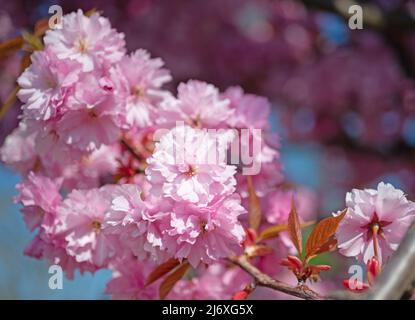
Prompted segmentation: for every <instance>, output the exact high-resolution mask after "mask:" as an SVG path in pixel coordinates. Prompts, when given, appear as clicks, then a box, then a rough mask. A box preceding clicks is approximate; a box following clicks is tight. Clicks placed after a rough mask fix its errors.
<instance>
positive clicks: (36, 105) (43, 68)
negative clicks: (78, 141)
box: [17, 48, 81, 120]
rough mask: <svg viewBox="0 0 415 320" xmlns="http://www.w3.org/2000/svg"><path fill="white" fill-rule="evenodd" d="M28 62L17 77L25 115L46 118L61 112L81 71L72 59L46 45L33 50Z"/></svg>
mask: <svg viewBox="0 0 415 320" xmlns="http://www.w3.org/2000/svg"><path fill="white" fill-rule="evenodd" d="M31 60H32V64H31V65H30V66H29V67H28V68H27V69H26V70H25V71H24V72H23V73H22V75H21V76H20V77H19V79H18V80H17V82H18V84H19V86H20V89H19V92H18V93H17V95H18V97H19V99H20V100H21V101H22V102H23V103H24V104H23V106H22V109H23V111H24V114H25V117H28V118H31V119H36V120H48V119H50V118H53V117H56V116H57V115H59V113H61V112H62V109H63V108H64V106H65V102H66V100H67V98H68V96H69V95H71V94H72V92H73V87H74V84H75V82H76V81H78V76H79V73H80V71H81V65H80V64H79V63H77V62H76V61H71V60H63V59H60V58H57V57H56V55H55V54H54V53H53V52H52V51H51V50H50V49H49V48H46V49H45V50H44V51H35V52H34V53H33V54H32V56H31Z"/></svg>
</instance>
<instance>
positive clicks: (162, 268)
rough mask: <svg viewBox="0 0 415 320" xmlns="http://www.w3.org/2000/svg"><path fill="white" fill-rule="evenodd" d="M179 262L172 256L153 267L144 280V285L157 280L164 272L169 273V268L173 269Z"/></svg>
mask: <svg viewBox="0 0 415 320" xmlns="http://www.w3.org/2000/svg"><path fill="white" fill-rule="evenodd" d="M179 264H180V261H179V260H177V259H174V258H171V259H169V260H167V261H166V262H164V263H162V264H161V265H159V266H158V267H157V268H155V269H154V270H153V271H152V272H151V273H150V275H149V276H148V277H147V280H146V286H148V285H149V284H151V283H153V282H155V281H157V280H158V279H160V278H161V277H162V276H164V275H165V274H167V273H169V272H170V271H171V270H173V269H174V268H175V267H177V266H178V265H179Z"/></svg>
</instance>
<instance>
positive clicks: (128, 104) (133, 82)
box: [111, 49, 171, 128]
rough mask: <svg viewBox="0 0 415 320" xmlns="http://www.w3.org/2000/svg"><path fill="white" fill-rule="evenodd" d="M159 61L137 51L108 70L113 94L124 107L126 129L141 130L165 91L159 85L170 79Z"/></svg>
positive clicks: (144, 52) (147, 123)
mask: <svg viewBox="0 0 415 320" xmlns="http://www.w3.org/2000/svg"><path fill="white" fill-rule="evenodd" d="M163 65H164V62H163V60H161V59H160V58H153V59H152V58H151V57H150V54H149V53H148V52H147V51H146V50H143V49H139V50H137V51H135V52H133V53H131V54H130V55H128V56H124V57H123V58H122V60H121V61H120V62H119V63H118V64H117V65H116V66H115V67H114V68H113V69H111V78H112V79H113V80H114V82H115V83H116V89H117V94H118V95H119V97H120V99H122V100H123V101H124V102H123V104H125V121H126V123H127V125H128V126H135V125H137V126H138V127H141V128H142V127H145V126H149V125H151V124H152V122H153V118H154V112H155V110H154V108H155V106H156V104H157V103H158V102H160V101H161V100H162V99H163V96H164V95H166V94H167V92H165V91H163V90H161V89H160V88H161V86H162V85H163V84H164V83H166V82H168V81H170V80H171V76H170V73H169V71H168V70H167V69H164V68H162V67H163Z"/></svg>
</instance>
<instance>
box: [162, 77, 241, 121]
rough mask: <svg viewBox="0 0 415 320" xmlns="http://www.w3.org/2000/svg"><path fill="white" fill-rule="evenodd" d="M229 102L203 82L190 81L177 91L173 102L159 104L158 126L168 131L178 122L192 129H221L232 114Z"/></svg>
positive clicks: (212, 87) (170, 100)
mask: <svg viewBox="0 0 415 320" xmlns="http://www.w3.org/2000/svg"><path fill="white" fill-rule="evenodd" d="M233 112H234V110H233V109H231V108H230V107H229V100H227V99H224V98H222V97H221V96H220V94H219V91H218V89H217V88H216V87H215V86H213V85H211V84H208V83H206V82H202V81H197V80H190V81H188V82H187V83H181V84H180V85H179V87H178V88H177V99H176V98H173V97H171V98H169V99H166V100H164V101H163V102H162V103H160V107H159V114H158V123H159V124H162V125H165V126H168V127H172V126H173V125H175V124H176V122H177V121H182V122H184V123H185V124H187V125H190V126H192V127H198V128H200V127H204V128H218V127H224V126H225V121H226V120H227V119H228V118H229V117H230V116H231V115H232V114H233Z"/></svg>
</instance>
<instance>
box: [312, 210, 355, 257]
mask: <svg viewBox="0 0 415 320" xmlns="http://www.w3.org/2000/svg"><path fill="white" fill-rule="evenodd" d="M346 212H347V209H345V210H343V212H342V213H341V214H340V215H338V216H336V217H328V218H325V219H323V220H321V221H320V222H319V223H318V224H317V226H316V227H315V228H314V230H313V231H312V232H311V234H310V236H309V237H308V239H307V242H306V247H305V252H306V257H305V259H306V260H307V259H310V258H311V257H313V256H315V255H316V254H319V253H322V252H324V251H323V250H322V249H327V250H326V251H328V250H330V247H332V245H333V244H334V242H333V241H332V237H333V235H334V233H335V232H336V230H337V227H338V226H339V223H340V221H341V220H342V219H343V218H344V216H345V215H346Z"/></svg>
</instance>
